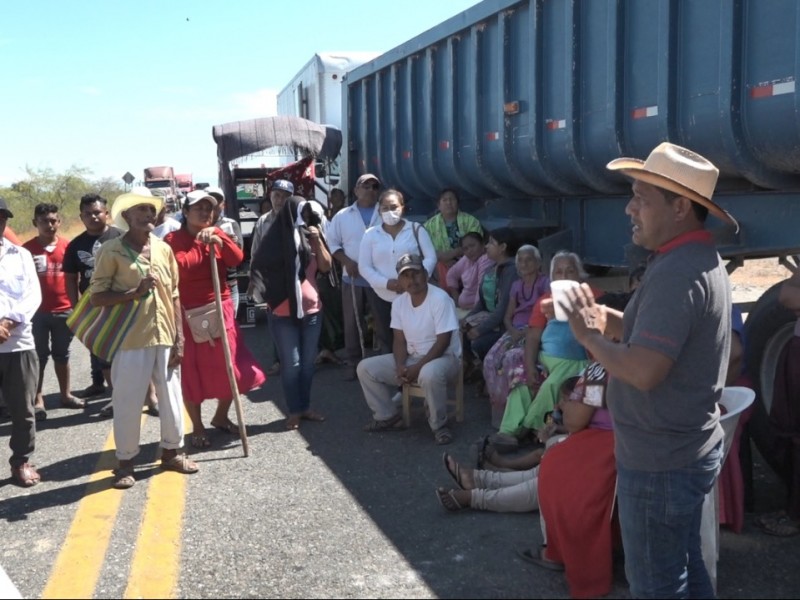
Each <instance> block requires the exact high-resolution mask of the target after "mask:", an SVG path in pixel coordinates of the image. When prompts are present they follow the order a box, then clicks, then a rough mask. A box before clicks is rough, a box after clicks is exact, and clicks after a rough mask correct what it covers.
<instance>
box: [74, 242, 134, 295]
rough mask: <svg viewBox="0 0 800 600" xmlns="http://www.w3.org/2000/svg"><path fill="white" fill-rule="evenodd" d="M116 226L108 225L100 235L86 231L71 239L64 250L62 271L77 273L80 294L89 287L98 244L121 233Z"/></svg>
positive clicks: (98, 247) (100, 244)
mask: <svg viewBox="0 0 800 600" xmlns="http://www.w3.org/2000/svg"><path fill="white" fill-rule="evenodd" d="M122 233H123V232H122V231H120V230H119V229H117V228H116V227H109V228H108V230H107V231H105V232H104V233H102V234H100V235H91V234H90V233H89V232H88V231H84V232H83V233H82V234H80V235H79V236H77V237H76V238H75V239H73V240H72V241H71V242H70V243H69V245H68V246H67V250H66V251H65V252H64V265H63V271H64V273H77V274H78V290H79V291H80V293H81V294H83V292H85V291H86V288H88V287H89V282H90V281H91V279H92V273H94V259H95V256H97V251H98V250H99V249H100V246H102V245H103V243H105V242H107V241H108V240H113V239H114V238H118V237H120V236H121V235H122Z"/></svg>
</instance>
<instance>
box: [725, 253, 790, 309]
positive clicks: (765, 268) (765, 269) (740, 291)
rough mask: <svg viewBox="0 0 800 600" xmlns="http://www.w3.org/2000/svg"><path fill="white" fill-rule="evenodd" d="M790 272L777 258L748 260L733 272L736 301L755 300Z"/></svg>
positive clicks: (732, 280)
mask: <svg viewBox="0 0 800 600" xmlns="http://www.w3.org/2000/svg"><path fill="white" fill-rule="evenodd" d="M789 275H790V272H789V271H788V270H787V269H786V267H784V266H783V265H781V264H779V263H778V259H777V258H762V259H757V260H748V261H746V262H745V263H744V265H743V266H741V267H739V268H738V269H736V270H735V271H734V272H733V273H732V274H731V287H732V288H733V300H734V302H753V301H755V300H758V298H759V296H761V294H763V293H764V292H765V291H766V290H768V289H769V288H770V287H772V286H773V285H774V284H776V283H778V282H779V281H783V280H784V279H786V278H788V277H789Z"/></svg>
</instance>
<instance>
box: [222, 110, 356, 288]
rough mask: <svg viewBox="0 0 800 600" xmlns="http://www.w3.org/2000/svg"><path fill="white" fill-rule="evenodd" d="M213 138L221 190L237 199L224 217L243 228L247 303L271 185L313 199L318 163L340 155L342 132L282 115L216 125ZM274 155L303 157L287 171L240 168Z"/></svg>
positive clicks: (327, 162)
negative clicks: (256, 238)
mask: <svg viewBox="0 0 800 600" xmlns="http://www.w3.org/2000/svg"><path fill="white" fill-rule="evenodd" d="M212 137H213V138H214V141H215V142H216V144H217V163H218V165H219V187H220V188H222V190H223V192H224V193H225V198H226V199H228V198H235V199H236V200H235V201H226V202H225V213H226V216H228V217H230V218H233V219H235V220H236V221H237V222H238V223H239V226H240V228H241V231H242V237H243V239H244V251H245V260H244V262H243V263H242V264H241V265H240V267H239V271H238V274H237V276H238V278H239V290H240V291H241V292H242V293H241V299H242V300H241V301H242V302H244V301H245V292H246V290H247V285H248V280H247V273H248V271H249V268H250V240H251V238H252V234H253V227H254V226H255V222H256V220H257V219H258V217H259V207H260V205H261V203H262V201H263V200H264V199H265V198H267V197H269V192H270V187H271V185H272V182H273V181H275V180H276V179H288V180H289V181H291V182H292V183H293V184H294V186H295V194H298V195H301V196H304V197H310V196H311V194H313V192H314V189H315V187H316V182H315V180H314V168H315V164H318V165H321V167H322V168H325V169H327V168H329V166H330V164H331V163H332V162H333V161H334V160H336V159H337V157H338V156H339V152H340V150H341V145H342V134H341V132H340V131H339V130H338V129H337V128H334V127H326V126H323V125H320V124H318V123H313V122H311V121H309V120H307V119H301V118H299V117H290V116H278V117H265V118H261V119H251V120H248V121H235V122H233V123H224V124H222V125H216V126H214V127H213V128H212ZM269 150H275V151H280V152H281V153H284V154H287V155H290V156H297V157H300V158H299V160H296V161H295V162H293V163H291V164H288V165H286V166H283V167H266V166H263V165H262V166H259V167H246V166H242V165H241V163H243V162H247V160H243V159H247V158H248V157H253V156H261V155H263V153H264V152H265V151H269Z"/></svg>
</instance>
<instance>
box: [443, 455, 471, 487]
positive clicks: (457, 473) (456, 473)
mask: <svg viewBox="0 0 800 600" xmlns="http://www.w3.org/2000/svg"><path fill="white" fill-rule="evenodd" d="M451 458H453V457H452V456H450V455H449V454H448V453H447V452H445V453H443V454H442V462H443V463H444V470H445V471H447V472H448V474H449V475H450V477H452V478H453V481H455V482H456V485H457V486H458V487H460V488H461V489H462V490H463V489H466V488H465V487H464V484H463V483H461V467H460V466H459V464H458V463H457V462H456V460H455V459H453V464H454V465H455V469H451V468H450V459H451Z"/></svg>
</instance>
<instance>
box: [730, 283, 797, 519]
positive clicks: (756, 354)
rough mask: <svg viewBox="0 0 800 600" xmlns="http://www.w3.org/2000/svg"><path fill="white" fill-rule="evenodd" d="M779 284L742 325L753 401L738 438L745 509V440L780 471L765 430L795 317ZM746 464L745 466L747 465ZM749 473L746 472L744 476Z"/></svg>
mask: <svg viewBox="0 0 800 600" xmlns="http://www.w3.org/2000/svg"><path fill="white" fill-rule="evenodd" d="M782 283H783V282H780V283H776V284H775V285H773V286H772V287H771V288H769V289H768V290H767V291H766V292H764V294H763V295H762V296H761V298H759V299H758V302H756V305H755V307H754V308H753V310H752V311H751V312H750V314H749V315H748V316H747V321H745V326H744V329H745V360H746V363H747V371H748V373H749V374H750V377H751V378H752V380H753V387H754V389H755V392H756V401H755V405H754V407H753V412H752V413H751V415H750V420H749V421H748V423H747V427H746V429H745V435H743V437H742V452H745V453H747V455H742V466H743V468H745V469H746V474H745V506H746V507H747V509H748V510H752V508H753V492H754V490H753V488H752V485H753V482H752V462H751V461H752V459H751V457H750V456H749V449H750V446H749V444H747V445H746V446H745V440H746V439H747V438H748V437H749V438H750V439H751V440H752V441H753V443H755V445H756V448H758V451H759V453H760V454H761V456H762V457H763V458H764V460H765V461H766V462H767V464H769V466H770V467H771V468H772V469H773V470H777V469H779V468H780V465H778V464H776V463H775V462H774V460H773V452H772V450H771V448H772V445H773V439H774V437H773V435H772V432H771V430H770V427H769V411H770V408H771V407H772V387H773V384H774V382H775V372H776V370H777V368H778V360H779V358H780V356H781V352H782V351H783V349H784V348H785V347H786V344H787V343H788V342H789V340H791V338H792V335H793V334H794V324H795V321H797V316H796V315H795V314H794V313H793V312H792V311H790V310H788V309H786V308H784V307H783V306H781V304H780V303H779V302H778V293H779V291H780V286H781V285H782ZM748 463H749V464H748ZM747 471H749V472H747Z"/></svg>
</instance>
